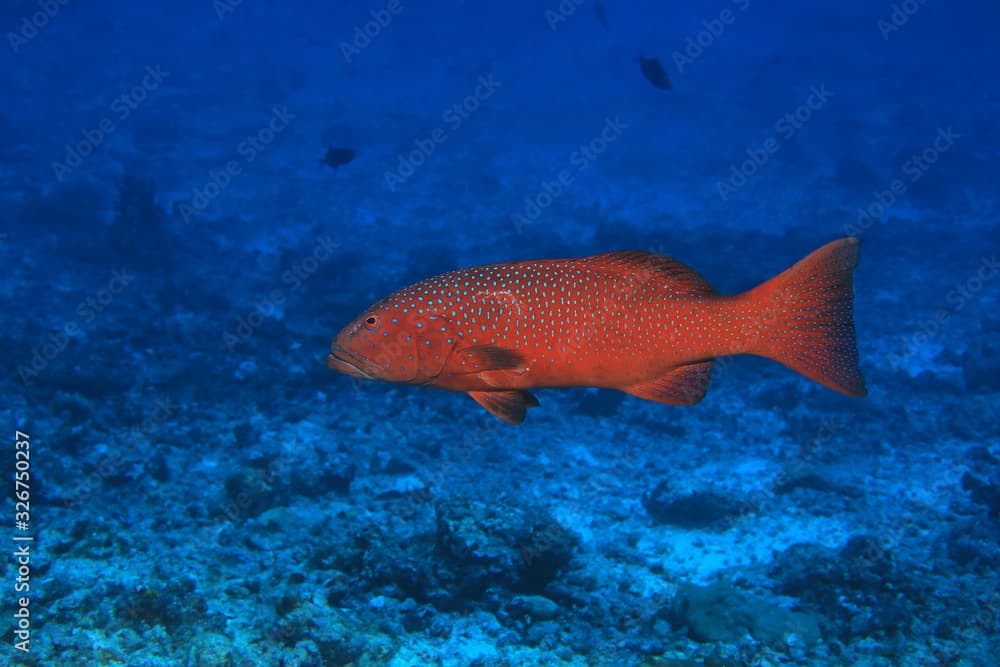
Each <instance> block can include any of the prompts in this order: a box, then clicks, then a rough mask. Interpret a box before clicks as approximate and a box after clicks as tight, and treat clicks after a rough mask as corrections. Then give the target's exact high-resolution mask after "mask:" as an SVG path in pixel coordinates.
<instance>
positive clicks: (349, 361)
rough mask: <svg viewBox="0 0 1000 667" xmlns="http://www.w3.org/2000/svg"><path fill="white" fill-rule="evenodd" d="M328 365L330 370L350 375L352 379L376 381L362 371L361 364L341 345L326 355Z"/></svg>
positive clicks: (335, 346) (334, 347)
mask: <svg viewBox="0 0 1000 667" xmlns="http://www.w3.org/2000/svg"><path fill="white" fill-rule="evenodd" d="M326 365H327V367H328V368H329V369H330V370H334V371H337V372H338V373H343V374H344V375H350V376H351V377H356V378H361V379H363V380H374V379H375V378H374V377H373V376H371V375H369V374H368V373H366V372H365V371H364V370H362V369H361V366H360V365H359V362H358V361H357V360H356V359H353V358H352V356H351V353H350V352H348V351H347V350H345V349H344V348H342V347H340V346H339V345H334V346H333V349H332V350H330V354H328V355H326Z"/></svg>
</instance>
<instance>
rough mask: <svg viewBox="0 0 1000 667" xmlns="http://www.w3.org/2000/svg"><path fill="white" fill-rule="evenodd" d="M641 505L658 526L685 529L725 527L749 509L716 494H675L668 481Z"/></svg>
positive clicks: (700, 492) (645, 497) (742, 504)
mask: <svg viewBox="0 0 1000 667" xmlns="http://www.w3.org/2000/svg"><path fill="white" fill-rule="evenodd" d="M642 505H643V507H645V508H646V511H647V512H648V513H649V515H650V516H651V517H653V520H654V521H656V522H657V523H665V524H670V525H674V526H680V527H682V528H719V527H725V526H726V525H727V524H728V523H729V522H730V521H731V520H732V519H735V518H736V517H738V516H740V515H742V514H745V513H746V512H747V511H748V510H749V509H750V507H749V505H748V504H747V503H745V502H743V501H739V500H734V499H733V498H729V497H727V496H723V495H721V494H718V493H716V492H714V491H689V492H677V491H673V490H672V489H671V488H670V483H669V482H667V481H666V480H664V481H661V482H660V483H659V484H657V485H656V487H655V488H654V489H653V490H652V491H651V492H649V493H646V494H643V497H642Z"/></svg>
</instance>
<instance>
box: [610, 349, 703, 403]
mask: <svg viewBox="0 0 1000 667" xmlns="http://www.w3.org/2000/svg"><path fill="white" fill-rule="evenodd" d="M713 363H714V361H711V360H710V361H702V362H700V363H696V364H688V365H686V366H679V367H677V368H674V369H672V370H670V371H668V372H667V374H666V375H663V376H661V377H658V378H656V379H653V380H648V381H646V382H640V383H638V384H633V385H630V386H628V387H624V388H622V391H624V392H625V393H626V394H632V395H633V396H638V397H639V398H644V399H646V400H647V401H656V402H658V403H666V404H668V405H694V404H695V403H697V402H698V401H700V400H701V399H702V398H704V396H705V392H707V391H708V383H709V381H711V379H712V364H713Z"/></svg>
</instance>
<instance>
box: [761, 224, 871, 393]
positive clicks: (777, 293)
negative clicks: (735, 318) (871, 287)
mask: <svg viewBox="0 0 1000 667" xmlns="http://www.w3.org/2000/svg"><path fill="white" fill-rule="evenodd" d="M858 246H859V241H858V239H856V238H843V239H838V240H837V241H833V242H831V243H828V244H826V245H825V246H823V247H822V248H820V249H819V250H816V251H814V252H812V253H811V254H809V255H808V256H807V257H806V258H805V259H802V260H801V261H799V262H797V263H796V264H795V265H794V266H792V268H790V269H788V270H787V271H784V272H783V273H780V274H778V275H777V276H775V277H774V278H771V279H770V280H768V281H767V282H765V283H764V284H762V285H759V286H757V287H755V288H754V289H752V290H751V291H750V292H748V293H746V294H745V295H742V296H744V297H746V298H748V299H750V300H752V301H753V302H754V303H755V304H757V306H758V307H759V308H760V311H761V315H762V317H763V318H764V321H765V322H764V327H763V336H762V337H761V339H760V341H759V342H758V343H757V344H756V345H754V346H753V349H751V350H747V351H748V352H751V353H752V354H758V355H761V356H764V357H768V358H769V359H774V360H775V361H780V362H781V363H783V364H785V365H786V366H788V367H789V368H791V369H792V370H795V371H798V372H799V373H801V374H802V375H805V376H806V377H807V378H809V379H810V380H814V381H816V382H818V383H820V384H822V385H824V386H827V387H829V388H830V389H834V390H836V391H839V392H841V393H843V394H847V395H848V396H864V395H866V394H867V393H868V392H867V390H866V389H865V379H864V377H862V375H861V369H859V368H858V348H857V342H856V338H855V333H854V267H855V266H857V264H858Z"/></svg>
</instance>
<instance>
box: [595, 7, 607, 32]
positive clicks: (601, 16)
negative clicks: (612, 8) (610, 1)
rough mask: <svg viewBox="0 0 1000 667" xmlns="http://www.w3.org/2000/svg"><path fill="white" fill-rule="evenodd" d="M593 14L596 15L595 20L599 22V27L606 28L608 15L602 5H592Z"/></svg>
mask: <svg viewBox="0 0 1000 667" xmlns="http://www.w3.org/2000/svg"><path fill="white" fill-rule="evenodd" d="M594 13H595V14H597V20H598V21H600V23H601V25H602V26H604V27H605V28H607V27H608V13H607V12H606V11H604V5H602V4H601V3H599V2H598V3H597V4H596V5H594Z"/></svg>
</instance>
